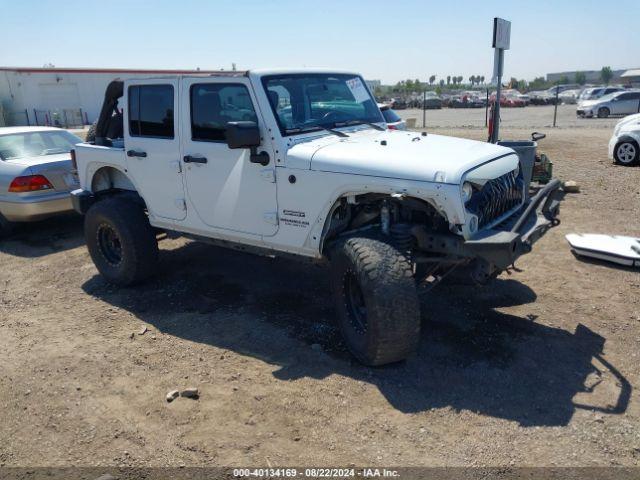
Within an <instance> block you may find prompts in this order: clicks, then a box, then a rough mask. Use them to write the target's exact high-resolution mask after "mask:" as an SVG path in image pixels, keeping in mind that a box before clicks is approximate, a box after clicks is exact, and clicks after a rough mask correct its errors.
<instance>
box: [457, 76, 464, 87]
mask: <svg viewBox="0 0 640 480" xmlns="http://www.w3.org/2000/svg"><path fill="white" fill-rule="evenodd" d="M462 80H463V77H462V75H460V76H459V77H458V85H461V84H462Z"/></svg>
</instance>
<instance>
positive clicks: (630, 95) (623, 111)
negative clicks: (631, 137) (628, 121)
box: [576, 90, 640, 118]
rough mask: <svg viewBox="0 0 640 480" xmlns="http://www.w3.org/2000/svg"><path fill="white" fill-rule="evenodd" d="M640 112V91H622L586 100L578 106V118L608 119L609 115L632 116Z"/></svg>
mask: <svg viewBox="0 0 640 480" xmlns="http://www.w3.org/2000/svg"><path fill="white" fill-rule="evenodd" d="M637 112H640V90H622V91H620V92H615V93H610V94H609V95H605V96H604V97H600V98H599V99H597V100H585V101H583V102H580V103H579V104H578V107H577V108H576V115H577V116H578V117H598V118H607V117H608V116H609V115H630V114H632V113H637Z"/></svg>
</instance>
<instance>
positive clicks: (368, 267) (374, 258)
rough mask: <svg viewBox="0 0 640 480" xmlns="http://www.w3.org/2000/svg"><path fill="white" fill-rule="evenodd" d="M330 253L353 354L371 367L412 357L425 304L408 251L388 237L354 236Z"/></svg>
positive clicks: (336, 297) (342, 321) (342, 323)
mask: <svg viewBox="0 0 640 480" xmlns="http://www.w3.org/2000/svg"><path fill="white" fill-rule="evenodd" d="M329 258H330V261H331V287H332V290H333V295H334V300H335V304H336V310H337V313H338V326H339V328H340V331H341V333H342V336H343V338H344V341H345V343H346V345H347V347H348V348H349V351H350V352H351V353H352V354H353V356H354V357H356V358H357V359H358V360H359V361H360V362H361V363H363V364H365V365H370V366H377V365H384V364H387V363H393V362H398V361H401V360H404V359H406V358H407V357H409V356H410V355H411V354H412V353H413V352H414V351H415V350H416V348H417V346H418V342H419V340H420V305H419V301H418V294H417V289H416V284H415V280H414V278H413V271H412V268H411V263H410V261H409V260H408V259H407V258H406V256H405V255H404V254H402V253H401V252H400V251H399V250H398V249H397V248H396V247H394V246H393V245H392V244H390V243H387V242H386V241H385V240H383V239H379V238H369V237H358V236H354V237H347V238H345V239H342V240H339V241H338V242H336V244H334V245H333V246H332V248H331V250H330V252H329ZM358 287H359V291H360V300H359V301H355V302H354V301H353V299H354V298H357V297H358V295H357V293H355V294H354V292H356V291H357V290H358ZM356 304H360V305H362V307H364V310H363V309H362V308H359V309H354V305H356ZM363 312H364V319H365V320H364V325H363V322H362V313H363Z"/></svg>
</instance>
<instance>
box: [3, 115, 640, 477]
mask: <svg viewBox="0 0 640 480" xmlns="http://www.w3.org/2000/svg"><path fill="white" fill-rule="evenodd" d="M610 132H611V130H610V128H581V129H557V130H554V131H550V130H549V131H547V133H548V134H549V136H548V138H547V139H546V140H544V141H543V142H541V149H542V150H544V151H546V152H547V153H548V154H549V155H550V156H551V157H552V159H553V160H554V161H555V171H556V173H557V175H558V176H559V177H561V178H562V179H565V180H567V179H573V180H576V181H578V182H579V183H580V184H581V186H582V193H580V194H574V195H568V196H567V198H566V200H565V202H564V204H563V207H562V213H561V216H562V224H561V225H560V226H559V227H557V228H556V229H554V230H552V231H551V232H550V233H549V234H548V235H547V236H545V237H544V238H543V239H542V240H541V241H540V242H539V243H538V244H537V246H536V247H537V248H536V249H535V252H534V253H533V254H531V255H529V256H527V257H525V258H523V259H521V261H519V262H518V264H517V266H518V267H519V268H520V269H522V271H518V272H513V273H512V274H511V275H507V274H503V275H502V276H501V277H500V278H499V279H498V280H497V281H496V282H495V283H494V284H492V285H491V286H489V287H485V288H483V289H479V290H472V289H471V287H469V286H466V285H460V284H455V283H449V284H448V285H441V286H440V287H439V289H437V290H435V291H433V292H431V293H430V294H428V295H423V299H422V311H423V338H422V341H421V345H420V349H419V352H418V354H417V355H416V356H415V357H414V358H412V359H411V360H409V361H407V362H406V363H403V364H400V365H395V366H389V367H385V368H379V369H369V368H364V367H362V366H360V365H359V364H357V363H354V362H353V361H352V360H351V358H350V357H349V355H348V354H347V353H346V352H345V351H344V348H343V347H342V346H341V344H340V343H339V340H338V337H337V334H336V331H335V329H334V327H333V326H332V318H333V315H334V313H333V309H332V305H331V302H330V298H329V291H328V288H327V282H326V273H325V271H323V270H322V269H321V268H318V267H313V268H310V267H308V266H305V265H300V264H297V263H293V262H290V261H284V260H272V259H266V258H257V257H253V256H249V255H245V254H240V253H232V252H229V251H226V250H221V249H218V248H214V247H211V246H207V245H201V244H196V243H191V242H188V241H184V240H181V239H178V240H169V239H166V240H163V241H162V242H161V249H162V271H161V274H160V275H159V276H158V277H157V278H156V279H155V280H153V281H151V282H149V283H147V284H145V285H143V286H140V287H136V288H131V289H116V288H114V287H111V286H109V285H108V284H106V283H105V282H104V281H103V280H102V278H101V277H99V276H98V275H97V273H96V270H95V268H94V266H93V264H92V262H91V260H90V258H89V256H88V254H87V252H86V249H85V247H84V245H83V238H82V233H81V221H80V220H79V219H77V218H67V219H64V220H55V221H48V222H45V223H42V224H38V225H30V226H29V227H28V228H25V229H24V230H23V231H22V233H20V234H19V235H18V236H16V237H15V238H13V239H12V240H9V241H4V242H3V243H0V272H1V273H0V364H1V365H2V369H1V370H0V411H1V412H2V422H0V438H2V442H0V465H2V464H3V465H6V466H10V465H11V466H13V465H15V466H33V465H43V466H44V465H47V466H69V465H133V466H143V465H144V466H177V465H183V464H184V465H224V466H229V465H244V466H247V465H253V466H268V465H272V466H283V465H316V466H327V465H334V466H346V465H349V464H356V465H395V466H399V465H405V466H409V465H411V466H418V465H420V466H422V465H425V466H435V465H485V466H494V465H527V466H540V465H572V466H577V465H627V466H631V465H638V464H639V461H640V401H639V398H638V395H637V393H636V388H638V387H639V386H640V366H639V365H638V360H639V353H638V352H639V351H640V349H639V347H640V300H639V299H640V295H639V294H640V277H639V276H638V272H637V271H632V270H626V269H621V268H612V267H610V266H608V265H605V264H601V263H591V262H585V261H580V260H578V259H576V258H575V257H574V256H573V255H572V254H571V252H570V251H569V248H568V247H567V244H566V243H565V241H564V235H565V234H567V233H569V232H604V233H618V234H630V235H638V234H639V228H638V218H639V217H640V186H639V185H640V182H639V181H638V178H639V176H640V169H638V168H635V169H633V168H624V167H615V166H613V165H612V164H611V163H610V162H609V160H607V158H606V145H607V141H608V138H609V135H610ZM438 133H447V134H453V135H459V136H466V137H472V138H478V139H481V138H483V137H484V135H485V134H484V131H482V130H473V129H455V130H454V129H451V130H447V129H439V130H438ZM527 133H528V130H511V131H510V130H508V129H507V130H504V137H505V138H507V137H511V138H518V137H519V138H524V137H526V136H527ZM144 326H146V327H147V328H148V329H149V331H148V332H146V333H144V334H143V335H139V333H140V331H141V329H142V328H143V327H144ZM190 386H195V387H198V388H199V389H200V392H201V396H200V399H199V400H190V399H185V398H179V399H177V400H176V401H174V402H173V403H167V402H166V401H165V394H166V393H167V392H168V391H170V390H172V389H176V388H177V389H180V388H183V387H190Z"/></svg>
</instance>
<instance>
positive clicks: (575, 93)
mask: <svg viewBox="0 0 640 480" xmlns="http://www.w3.org/2000/svg"><path fill="white" fill-rule="evenodd" d="M580 92H581V90H580V89H573V90H565V91H564V92H562V93H561V94H560V95H558V99H559V100H560V102H561V103H563V104H565V105H575V104H576V103H578V97H579V96H580Z"/></svg>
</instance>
